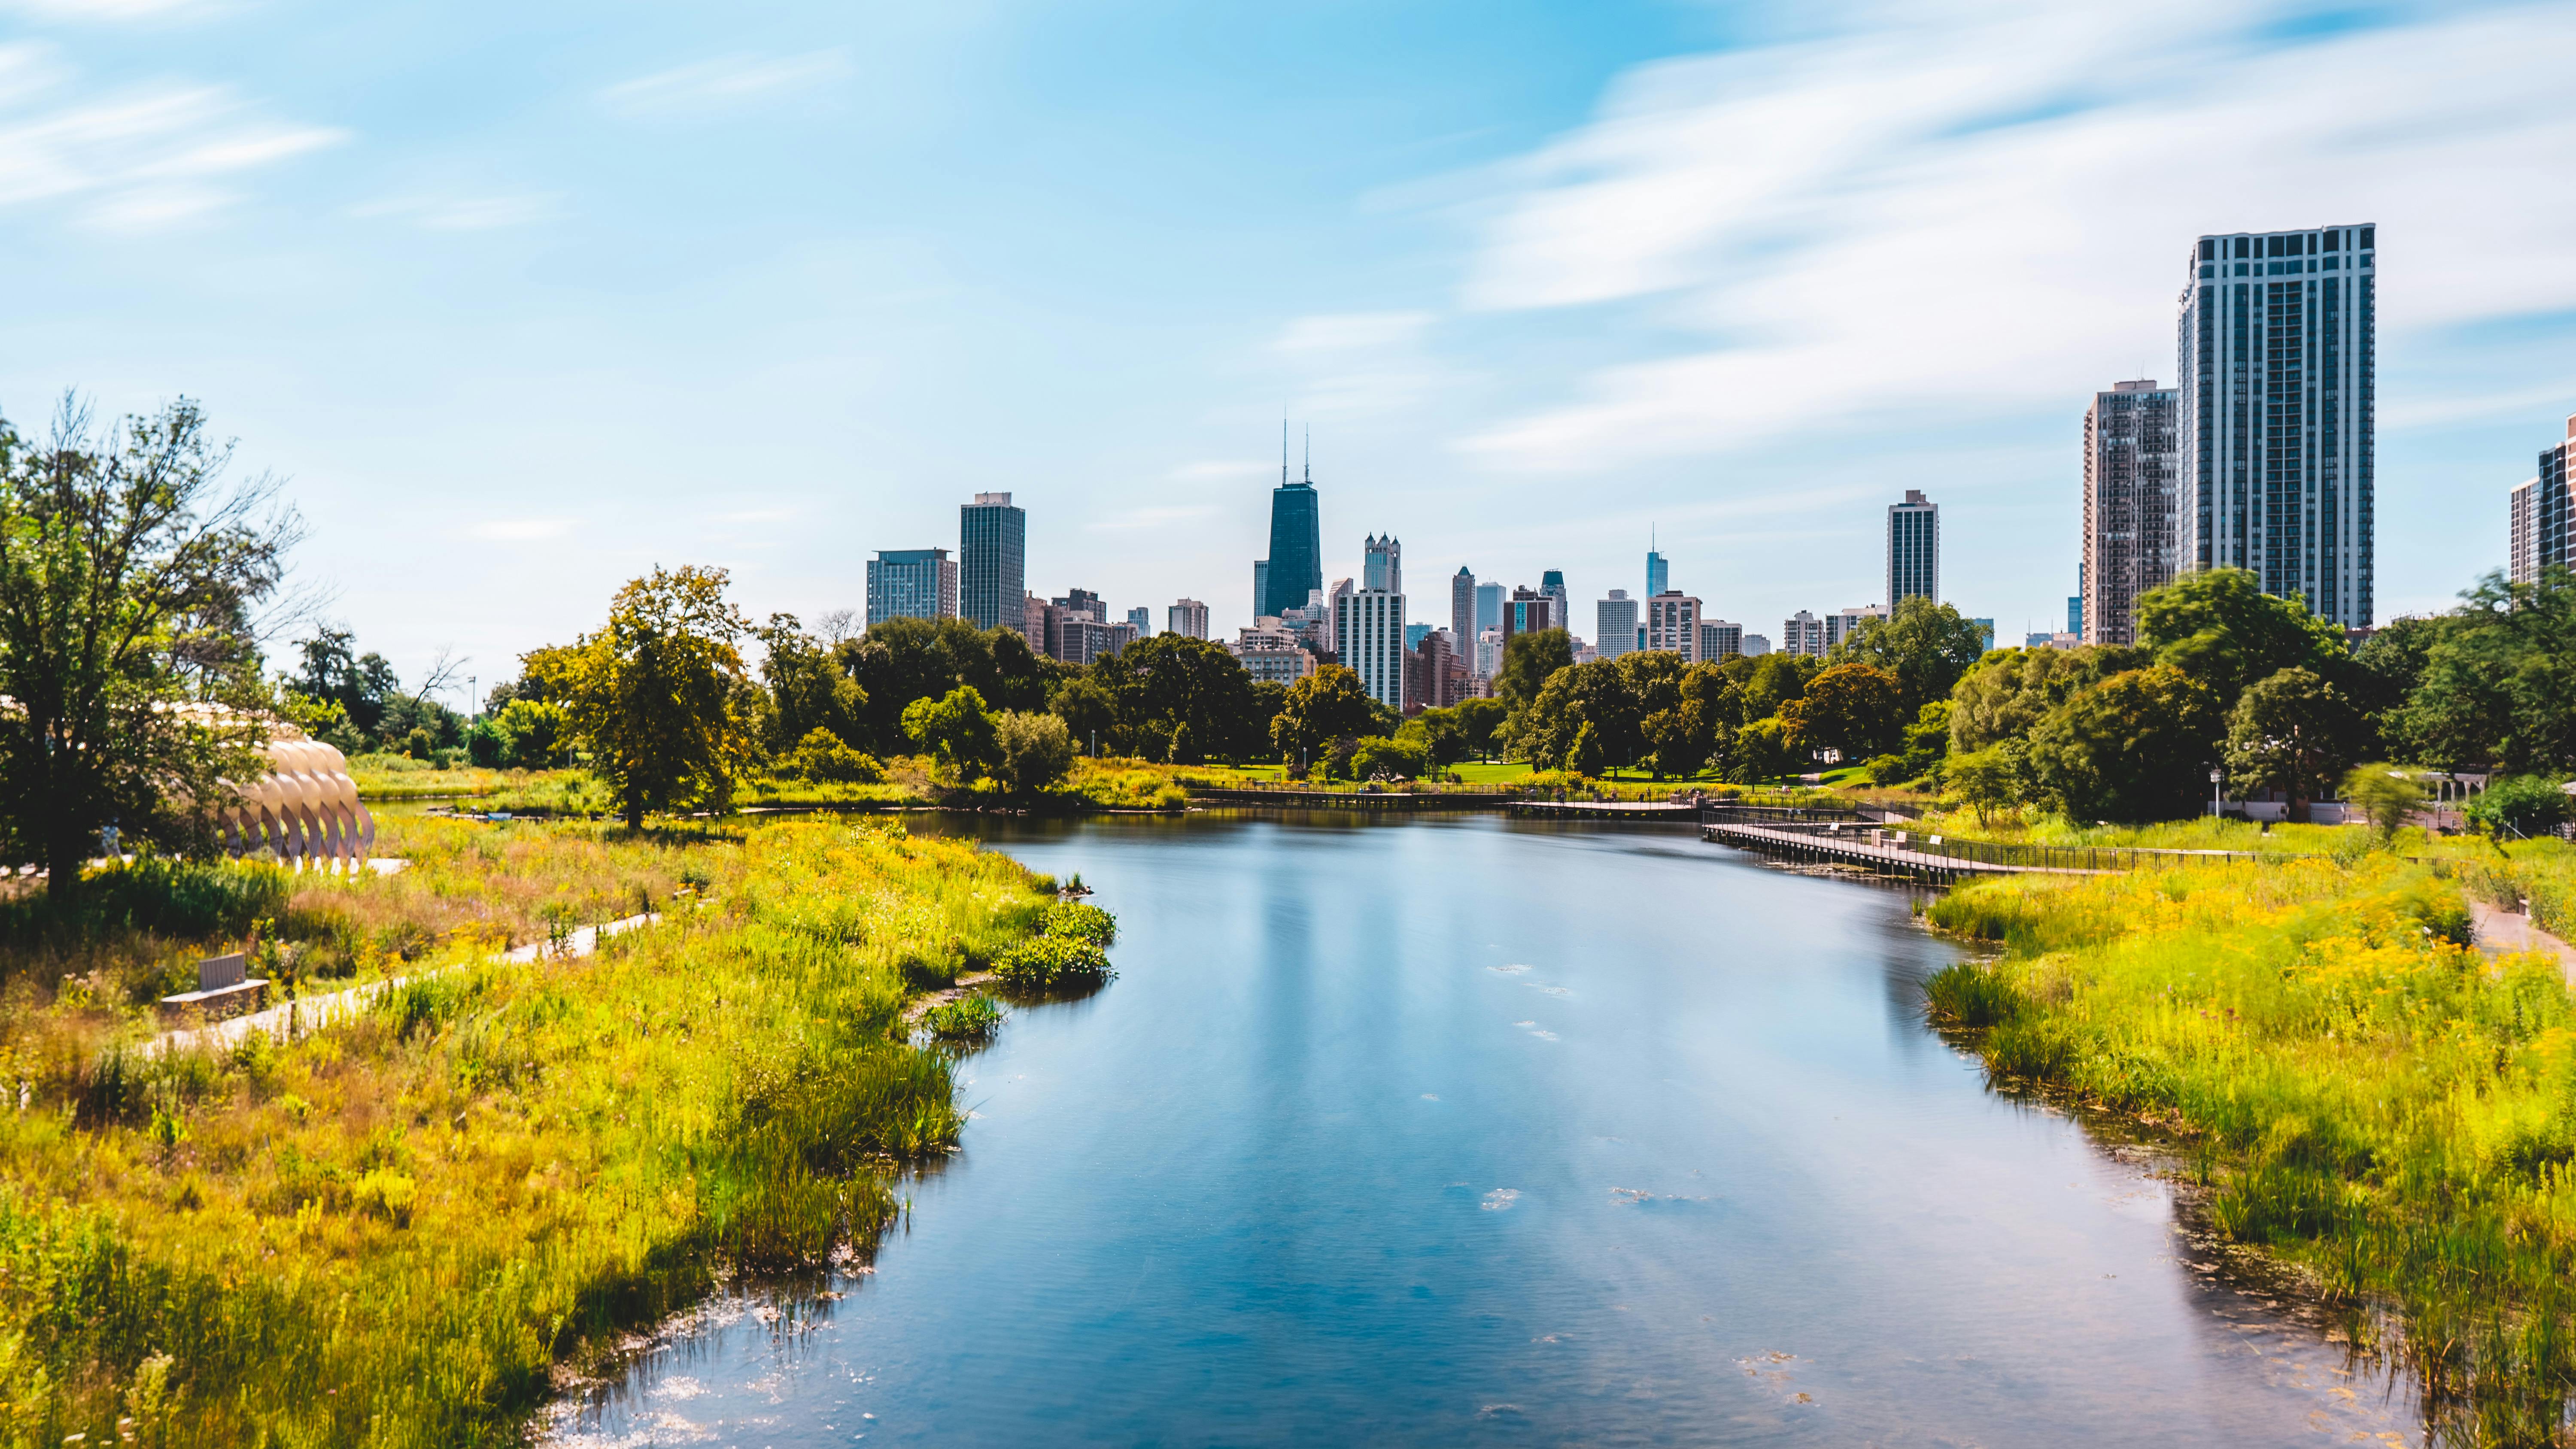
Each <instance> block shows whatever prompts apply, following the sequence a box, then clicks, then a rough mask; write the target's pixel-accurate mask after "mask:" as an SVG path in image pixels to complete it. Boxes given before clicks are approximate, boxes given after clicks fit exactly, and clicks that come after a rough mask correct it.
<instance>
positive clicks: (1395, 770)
mask: <svg viewBox="0 0 2576 1449" xmlns="http://www.w3.org/2000/svg"><path fill="white" fill-rule="evenodd" d="M1430 767H1431V761H1430V759H1429V757H1428V756H1427V755H1426V754H1425V753H1424V751H1423V749H1422V747H1421V745H1419V744H1418V743H1416V742H1415V741H1412V740H1407V739H1402V738H1398V737H1389V736H1385V735H1376V736H1372V737H1370V738H1368V739H1364V740H1362V741H1360V742H1359V745H1358V747H1357V748H1355V749H1353V750H1352V751H1351V762H1350V775H1351V778H1352V779H1354V780H1374V779H1377V778H1378V777H1379V776H1381V775H1382V776H1384V777H1386V778H1387V779H1390V780H1412V779H1418V778H1420V777H1421V776H1422V774H1423V772H1424V771H1426V770H1428V769H1429V768H1430Z"/></svg>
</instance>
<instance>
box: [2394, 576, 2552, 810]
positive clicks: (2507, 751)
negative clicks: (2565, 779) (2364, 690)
mask: <svg viewBox="0 0 2576 1449" xmlns="http://www.w3.org/2000/svg"><path fill="white" fill-rule="evenodd" d="M2460 597H2461V605H2460V607H2459V608H2458V609H2457V610H2455V611H2454V612H2453V613H2452V615H2451V616H2450V617H2449V618H2447V619H2445V620H2444V621H2442V623H2443V627H2442V628H2440V629H2439V630H2438V631H2437V632H2436V634H2435V635H2434V637H2433V638H2431V639H2430V640H2428V641H2427V643H2426V647H2425V650H2424V664H2423V669H2422V673H2421V677H2420V678H2419V679H2418V681H2417V682H2416V685H2415V687H2414V689H2413V691H2412V692H2411V694H2410V695H2409V696H2408V698H2407V701H2406V704H2405V705H2404V707H2403V708H2401V709H2399V710H2397V711H2396V712H2395V714H2394V717H2393V719H2392V721H2391V726H2392V727H2391V730H2390V733H2391V734H2392V735H2393V736H2394V737H2395V740H2394V741H2393V742H2395V743H2399V744H2400V745H2401V747H2403V748H2404V749H2406V751H2407V752H2408V753H2410V754H2413V755H2415V756H2416V757H2417V758H2419V759H2421V760H2423V761H2425V762H2426V763H2429V764H2436V765H2440V766H2441V767H2443V768H2445V769H2460V768H2463V767H2470V766H2481V765H2483V766H2492V767H2494V768H2496V769H2498V770H2501V771H2504V772H2507V773H2512V774H2528V773H2534V772H2551V773H2571V772H2576V573H2570V572H2569V571H2568V570H2566V569H2564V568H2558V567H2552V568H2549V569H2547V570H2545V571H2544V572H2543V573H2542V576H2541V577H2540V578H2538V579H2535V580H2532V581H2530V582H2526V583H2514V582H2511V581H2509V580H2507V579H2506V578H2505V577H2504V576H2503V575H2501V574H2489V575H2487V576H2486V577H2485V578H2483V579H2480V580H2479V581H2478V583H2477V585H2476V586H2475V587H2474V588H2471V589H2470V590H2468V591H2467V592H2466V593H2464V594H2462V595H2461V596H2460Z"/></svg>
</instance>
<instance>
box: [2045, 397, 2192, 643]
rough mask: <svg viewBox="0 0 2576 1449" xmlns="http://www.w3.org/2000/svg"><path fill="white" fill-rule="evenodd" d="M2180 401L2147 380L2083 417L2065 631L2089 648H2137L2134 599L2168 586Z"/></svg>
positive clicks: (2096, 403)
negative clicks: (2078, 525) (2078, 553)
mask: <svg viewBox="0 0 2576 1449" xmlns="http://www.w3.org/2000/svg"><path fill="white" fill-rule="evenodd" d="M2179 398H2180V394H2179V393H2178V392H2177V391H2176V390H2175V389H2173V388H2160V387H2158V386H2156V384H2155V379H2153V378H2146V379H2143V380H2141V381H2137V382H2123V383H2117V384H2114V385H2113V387H2112V389H2111V390H2110V391H2109V392H2097V393H2095V394H2093V405H2092V406H2091V407H2089V408H2086V409H2085V410H2084V555H2083V557H2082V558H2081V559H2080V560H2078V562H2077V563H2076V590H2077V593H2076V597H2075V598H2074V599H2073V600H2070V601H2069V602H2068V604H2067V606H2066V630H2067V632H2068V633H2070V634H2081V635H2083V636H2084V642H2085V643H2087V644H2134V643H2136V642H2138V641H2137V612H2138V610H2137V603H2138V595H2140V594H2143V593H2145V592H2146V591H2147V590H2149V589H2152V588H2157V587H2159V586H2161V585H2164V584H2169V583H2172V582H2173V576H2174V484H2175V482H2176V478H2175V473H2176V469H2177V467H2178V465H2179V463H2180V461H2181V455H2180V454H2179V453H2177V452H2176V451H2174V449H2175V443H2176V441H2177V434H2176V432H2175V430H2174V412H2175V409H2176V407H2177V406H2178V405H2179Z"/></svg>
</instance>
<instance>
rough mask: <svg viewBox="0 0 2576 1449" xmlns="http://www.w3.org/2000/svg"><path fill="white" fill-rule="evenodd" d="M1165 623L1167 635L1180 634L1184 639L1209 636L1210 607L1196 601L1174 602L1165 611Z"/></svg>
mask: <svg viewBox="0 0 2576 1449" xmlns="http://www.w3.org/2000/svg"><path fill="white" fill-rule="evenodd" d="M1163 621H1164V622H1163V632H1164V633H1166V634H1178V635H1180V636H1181V637H1182V638H1184V639H1204V638H1206V637H1207V636H1208V606H1207V605H1205V604H1202V603H1200V602H1199V601H1198V600H1196V599H1175V600H1173V601H1172V605H1171V607H1170V608H1168V609H1165V610H1164V611H1163Z"/></svg>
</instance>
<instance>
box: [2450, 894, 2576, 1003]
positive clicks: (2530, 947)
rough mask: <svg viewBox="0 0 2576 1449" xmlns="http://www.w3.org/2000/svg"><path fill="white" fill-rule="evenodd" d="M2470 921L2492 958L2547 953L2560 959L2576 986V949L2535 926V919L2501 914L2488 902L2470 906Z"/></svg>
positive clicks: (2481, 944)
mask: <svg viewBox="0 0 2576 1449" xmlns="http://www.w3.org/2000/svg"><path fill="white" fill-rule="evenodd" d="M2469 921H2470V924H2471V925H2472V926H2473V927H2474V928H2475V929H2476V933H2477V938H2478V949H2479V950H2481V951H2484V952H2486V953H2487V954H2488V955H2490V956H2496V955H2501V954H2503V953H2504V952H2507V951H2543V952H2547V953H2548V954H2550V955H2553V956H2556V957H2557V958H2558V969H2559V971H2560V972H2562V973H2563V974H2564V975H2565V976H2566V977H2567V979H2568V981H2569V982H2570V983H2576V946H2570V945H2568V944H2567V943H2566V942H2564V941H2562V940H2559V939H2558V938H2557V937H2556V936H2553V935H2551V934H2549V933H2548V932H2547V931H2544V930H2542V929H2540V928H2539V927H2538V926H2535V925H2533V924H2532V923H2531V917H2529V916H2518V915H2515V914H2513V913H2512V912H2510V911H2503V910H2498V909H2497V908H2496V907H2494V906H2491V905H2488V904H2487V903H2486V902H2484V901H2479V900H2473V901H2470V902H2469Z"/></svg>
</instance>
